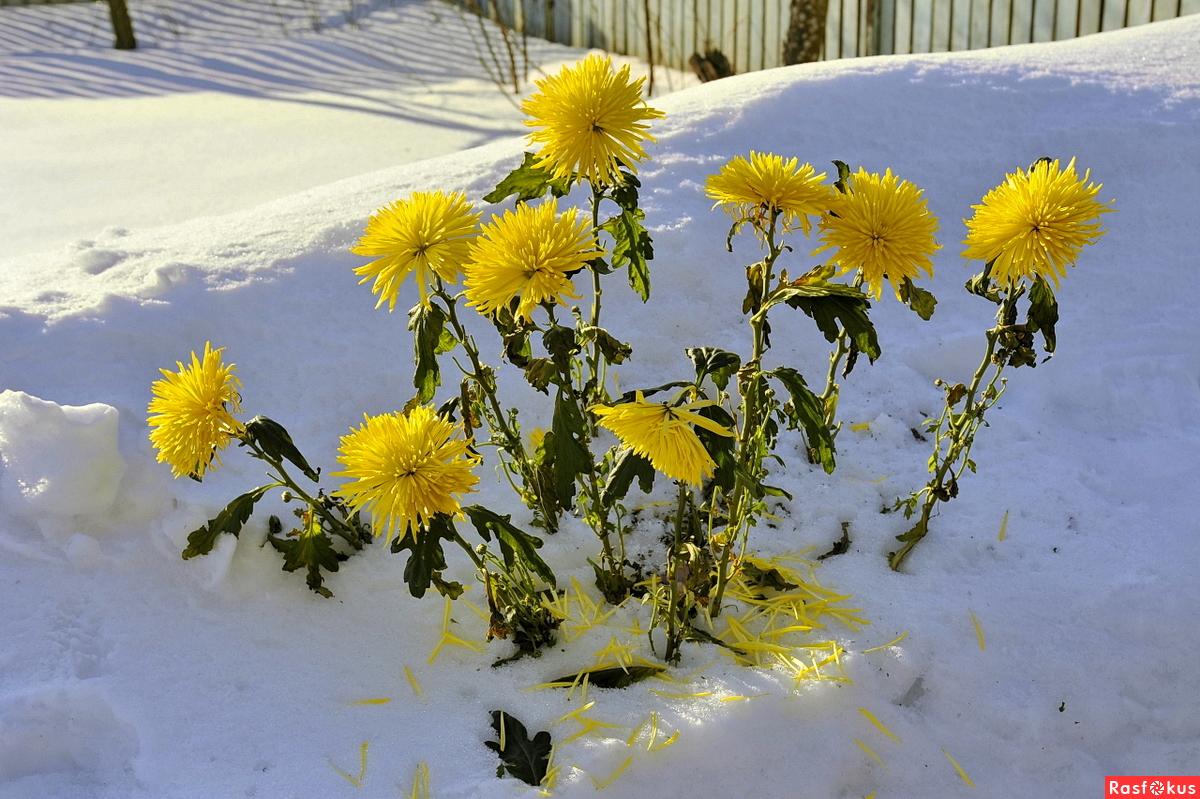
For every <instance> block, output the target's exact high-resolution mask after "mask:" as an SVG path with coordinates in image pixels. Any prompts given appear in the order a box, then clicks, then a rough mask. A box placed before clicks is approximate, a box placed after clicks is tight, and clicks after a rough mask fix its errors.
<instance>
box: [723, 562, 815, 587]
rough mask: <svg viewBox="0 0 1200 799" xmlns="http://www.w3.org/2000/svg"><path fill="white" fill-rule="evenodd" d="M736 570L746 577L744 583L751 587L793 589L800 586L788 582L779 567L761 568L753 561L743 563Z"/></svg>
mask: <svg viewBox="0 0 1200 799" xmlns="http://www.w3.org/2000/svg"><path fill="white" fill-rule="evenodd" d="M738 571H739V572H741V574H742V576H743V577H745V578H746V583H747V584H748V585H749V586H751V587H753V588H772V589H774V590H776V591H794V590H795V589H797V588H799V587H800V586H799V585H797V584H796V583H793V582H789V581H788V580H787V578H785V577H784V576H783V573H782V572H781V571H779V569H775V568H769V569H763V568H760V567H758V566H755V565H754V564H753V563H743V564H742V565H741V566H739V567H738Z"/></svg>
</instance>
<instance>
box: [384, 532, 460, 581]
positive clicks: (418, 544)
mask: <svg viewBox="0 0 1200 799" xmlns="http://www.w3.org/2000/svg"><path fill="white" fill-rule="evenodd" d="M456 534H457V533H456V532H455V530H454V522H453V521H452V520H451V519H450V517H449V516H448V515H446V514H445V513H437V514H434V516H433V517H432V518H431V519H430V520H429V522H428V523H427V524H426V525H425V526H424V527H419V528H417V529H416V530H410V531H409V533H408V535H403V534H402V535H401V536H400V537H399V538H397V539H396V540H394V541H392V546H391V550H392V552H393V553H396V554H398V553H400V552H403V551H404V550H406V549H407V550H409V551H410V552H411V553H412V554H411V555H409V557H408V563H406V564H405V565H404V582H405V583H407V584H408V593H410V594H412V595H413V596H414V597H416V598H417V599H420V598H421V597H423V596H425V592H426V591H427V590H429V586H430V584H432V583H433V582H434V581H435V580H436V579H437V578H438V577H439V575H440V572H441V571H442V570H443V569H445V568H446V555H445V553H444V552H442V541H443V540H447V541H453V540H454V537H455V535H456Z"/></svg>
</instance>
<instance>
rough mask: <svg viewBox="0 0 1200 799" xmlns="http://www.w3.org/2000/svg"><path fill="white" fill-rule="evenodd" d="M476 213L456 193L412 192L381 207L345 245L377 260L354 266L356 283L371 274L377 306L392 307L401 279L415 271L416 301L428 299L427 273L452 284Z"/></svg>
mask: <svg viewBox="0 0 1200 799" xmlns="http://www.w3.org/2000/svg"><path fill="white" fill-rule="evenodd" d="M477 222H479V214H478V213H474V212H473V211H472V209H471V203H469V202H467V198H466V196H465V195H463V194H462V193H460V192H455V193H453V194H443V193H442V192H440V191H433V192H429V191H416V192H413V193H412V196H410V197H409V198H408V199H407V200H399V201H397V202H394V203H391V204H389V205H386V206H384V207H383V208H381V209H380V210H379V211H378V212H376V213H375V214H373V215H372V216H371V218H370V219H369V220H368V221H367V227H366V230H365V231H363V237H362V238H361V239H359V240H358V243H357V244H356V245H355V246H353V247H351V248H350V252H352V253H355V254H356V255H365V256H367V257H375V256H380V257H378V258H376V260H374V261H372V262H371V263H369V264H367V265H366V266H360V267H358V268H357V269H355V270H354V273H355V274H356V275H363V276H364V277H363V279H362V280H361V281H359V282H360V283H366V282H367V281H368V280H370V279H372V278H374V279H375V284H374V285H373V286H371V291H372V292H374V293H375V294H378V295H379V302H378V303H377V304H376V305H375V307H376V308H378V307H379V306H381V305H383V304H384V303H385V302H386V303H388V310H389V311H394V310H395V309H396V300H397V299H398V298H399V296H400V284H401V283H403V282H404V279H405V278H406V277H408V276H409V274H414V275H415V279H416V281H417V290H418V291H419V292H420V296H421V304H423V305H427V304H428V302H429V300H428V297H429V282H430V276H431V275H435V276H437V277H439V278H441V279H442V280H444V281H445V282H447V283H457V282H458V276H459V273H460V272H461V271H462V264H463V262H464V261H466V259H467V254H468V253H469V252H470V249H471V239H473V238H474V237H475V225H476V223H477Z"/></svg>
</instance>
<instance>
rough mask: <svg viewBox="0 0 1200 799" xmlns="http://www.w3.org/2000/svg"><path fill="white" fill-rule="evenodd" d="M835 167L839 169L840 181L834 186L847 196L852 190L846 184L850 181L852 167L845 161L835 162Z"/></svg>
mask: <svg viewBox="0 0 1200 799" xmlns="http://www.w3.org/2000/svg"><path fill="white" fill-rule="evenodd" d="M833 165H834V167H836V168H837V173H838V179H837V180H836V181H834V183H833V185H834V188H836V189H837V190H838V191H840V192H841V193H842V194H846V193H847V192H848V191H849V190H850V185H849V184H848V183H847V182H846V181H847V180H849V179H850V165H849V164H847V163H846V162H845V161H834V162H833Z"/></svg>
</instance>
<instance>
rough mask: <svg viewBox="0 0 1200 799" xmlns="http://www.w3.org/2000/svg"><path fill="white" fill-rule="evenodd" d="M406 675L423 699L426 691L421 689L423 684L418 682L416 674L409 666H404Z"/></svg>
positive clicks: (414, 689) (409, 682)
mask: <svg viewBox="0 0 1200 799" xmlns="http://www.w3.org/2000/svg"><path fill="white" fill-rule="evenodd" d="M404 676H405V677H407V678H408V684H409V685H411V686H412V689H413V691H414V692H415V693H416V695H417V696H419V697H421V699H422V701H423V700H424V699H425V692H424V691H422V690H421V686H420V685H419V684H418V683H417V678H416V675H414V674H413V673H412V669H410V668H409V667H408V666H405V667H404Z"/></svg>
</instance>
